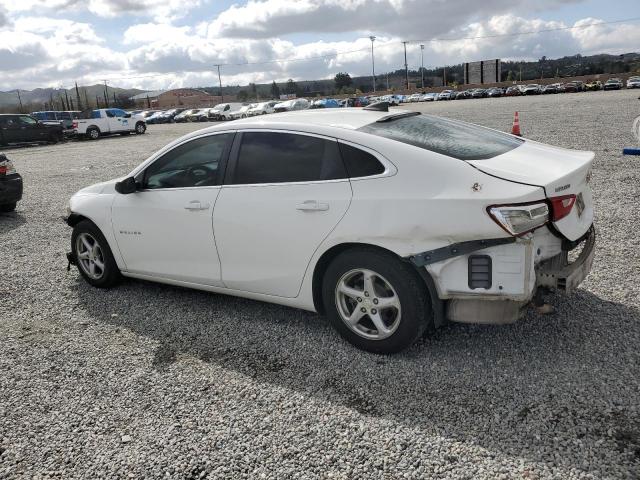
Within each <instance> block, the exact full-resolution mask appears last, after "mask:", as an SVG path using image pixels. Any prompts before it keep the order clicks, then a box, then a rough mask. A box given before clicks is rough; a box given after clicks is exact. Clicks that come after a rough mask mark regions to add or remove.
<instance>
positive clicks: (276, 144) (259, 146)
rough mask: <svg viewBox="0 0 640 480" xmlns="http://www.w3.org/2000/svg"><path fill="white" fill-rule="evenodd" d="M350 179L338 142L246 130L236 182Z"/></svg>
mask: <svg viewBox="0 0 640 480" xmlns="http://www.w3.org/2000/svg"><path fill="white" fill-rule="evenodd" d="M340 178H347V173H346V171H345V168H344V164H343V162H342V159H341V157H340V151H339V149H338V142H337V141H335V140H327V139H323V138H318V137H313V136H310V135H302V134H295V133H279V132H245V133H243V134H242V144H241V146H240V151H239V153H238V159H237V163H236V165H235V172H234V173H233V177H232V183H234V184H255V183H287V182H315V181H320V180H335V179H340Z"/></svg>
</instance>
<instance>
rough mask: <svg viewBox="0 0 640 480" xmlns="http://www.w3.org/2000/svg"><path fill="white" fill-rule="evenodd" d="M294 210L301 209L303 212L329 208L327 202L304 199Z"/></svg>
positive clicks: (322, 210)
mask: <svg viewBox="0 0 640 480" xmlns="http://www.w3.org/2000/svg"><path fill="white" fill-rule="evenodd" d="M296 210H302V211H303V212H324V211H326V210H329V204H328V203H322V202H319V201H317V200H305V201H304V202H302V203H300V204H298V206H297V207H296Z"/></svg>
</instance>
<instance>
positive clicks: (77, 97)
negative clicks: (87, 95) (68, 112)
mask: <svg viewBox="0 0 640 480" xmlns="http://www.w3.org/2000/svg"><path fill="white" fill-rule="evenodd" d="M76 100H77V101H78V110H80V111H82V101H81V100H80V90H78V82H76ZM87 108H89V107H88V106H87Z"/></svg>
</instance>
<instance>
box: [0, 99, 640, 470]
mask: <svg viewBox="0 0 640 480" xmlns="http://www.w3.org/2000/svg"><path fill="white" fill-rule="evenodd" d="M636 97H637V94H634V93H633V92H627V91H620V92H606V93H605V92H596V93H583V94H565V95H550V96H541V97H526V98H501V99H483V100H469V101H455V102H437V103H431V104H419V105H412V106H411V108H416V109H420V110H423V111H425V112H432V113H435V114H438V115H446V116H450V117H453V118H459V119H462V120H467V121H471V122H476V123H480V124H483V125H487V126H490V127H494V128H498V129H501V130H509V128H510V126H511V121H512V118H513V112H514V111H515V110H518V111H519V112H520V121H521V126H522V129H523V132H524V135H525V136H526V137H527V138H531V139H534V140H540V141H543V142H547V143H551V144H555V145H560V146H563V147H567V148H578V149H588V150H594V151H595V152H596V154H597V158H596V162H595V169H594V175H593V180H592V187H593V190H594V194H595V202H596V209H597V210H596V212H597V213H596V215H597V230H598V251H597V256H596V260H595V263H594V266H593V271H592V273H591V275H590V276H589V278H588V279H587V281H586V282H585V283H584V284H583V287H582V288H581V289H580V290H579V291H578V292H577V293H576V294H575V295H573V296H571V297H569V298H561V297H552V298H551V302H552V304H553V305H554V306H555V307H556V309H557V313H556V314H555V315H552V316H544V317H541V316H537V315H535V314H534V313H533V312H531V313H530V314H528V315H527V317H526V318H525V319H523V320H522V321H521V322H519V323H517V324H515V325H512V326H503V327H492V326H473V325H448V326H446V327H445V328H443V329H441V330H439V331H438V332H436V333H435V334H434V335H432V336H431V337H428V338H426V339H424V340H422V341H421V342H419V343H418V344H417V345H416V346H415V347H413V348H412V349H410V350H409V351H407V352H405V353H403V354H401V355H397V356H392V357H384V356H374V355H370V354H367V353H364V352H361V351H358V350H356V349H354V348H353V347H351V346H350V345H348V344H346V343H345V342H343V341H342V340H341V339H340V338H339V337H338V336H337V334H335V333H334V332H333V331H332V329H331V328H330V327H329V326H328V325H327V324H326V322H325V321H324V319H323V318H321V317H319V316H317V315H314V314H310V313H306V312H302V311H297V310H292V309H287V308H284V307H279V306H275V305H268V304H263V303H259V302H253V301H249V300H243V299H238V298H232V297H226V296H221V295H213V294H209V293H203V292H197V291H189V290H185V289H180V288H174V287H170V286H164V285H156V284H151V283H146V282H140V281H125V282H124V283H123V284H122V285H121V286H119V287H118V288H116V289H113V290H110V291H102V290H97V289H93V288H91V287H89V286H88V285H87V284H86V283H85V282H83V281H82V280H81V279H80V277H79V275H78V273H77V272H76V271H75V270H72V271H71V272H69V273H67V271H66V269H65V267H66V261H65V258H64V253H65V252H66V251H67V249H68V248H69V238H70V234H71V231H70V229H69V228H68V227H67V226H66V225H65V224H64V223H63V222H62V220H61V217H62V215H63V214H64V205H65V202H66V201H67V199H68V198H69V196H70V195H71V194H73V193H74V192H75V191H76V190H78V189H80V188H82V187H84V186H86V185H89V184H92V183H95V182H98V181H103V180H107V179H110V178H113V177H117V176H120V175H123V174H125V173H127V172H128V171H130V170H131V169H132V168H133V167H134V166H135V165H137V164H138V163H139V162H140V161H142V160H143V159H144V158H146V157H147V156H148V155H149V154H151V153H152V152H153V151H155V150H156V149H158V148H159V147H161V146H163V145H165V144H166V143H168V142H169V141H171V140H172V139H174V138H176V137H177V136H179V135H181V134H182V133H186V132H188V131H191V130H193V129H196V128H200V127H202V126H203V125H201V124H197V125H194V124H180V125H158V126H150V128H149V131H148V134H146V135H142V136H135V135H132V136H130V137H128V138H123V137H115V138H105V139H101V140H99V141H96V142H72V143H67V144H62V145H55V146H43V147H37V148H23V149H14V150H8V151H6V153H7V154H8V155H9V157H10V158H11V159H13V160H14V161H15V164H16V166H17V168H18V170H19V171H20V173H21V174H22V175H23V176H24V180H25V198H24V200H23V201H22V202H21V203H20V204H19V206H18V210H17V212H15V213H13V214H2V215H0V240H1V241H0V272H1V277H2V278H1V281H0V297H1V298H2V300H1V301H0V318H2V322H1V329H0V478H3V479H5V478H6V479H9V478H11V479H13V478H64V479H86V478H98V479H107V478H108V479H112V478H182V479H198V478H234V479H236V478H265V479H276V478H277V479H283V478H291V479H314V478H318V479H320V478H322V479H325V478H332V479H360V478H371V479H397V478H411V479H414V478H430V479H496V478H505V479H512V478H519V479H633V478H639V477H638V472H640V412H639V408H640V401H639V399H640V395H639V393H640V392H639V390H640V389H639V385H640V382H639V378H640V367H639V366H640V353H639V352H640V350H639V349H638V345H639V344H640V323H639V322H640V314H639V310H638V308H639V306H640V305H639V304H640V300H639V299H640V268H639V267H640V248H639V246H640V245H639V241H638V228H637V225H638V201H639V199H640V189H639V187H638V185H639V184H640V173H639V172H640V168H639V164H638V160H637V158H634V157H623V156H622V155H621V149H622V147H623V146H625V145H631V144H632V143H633V138H632V136H631V132H630V126H631V122H632V120H633V118H635V116H636V115H638V114H640V102H638V101H637V99H636ZM461 220H463V219H461Z"/></svg>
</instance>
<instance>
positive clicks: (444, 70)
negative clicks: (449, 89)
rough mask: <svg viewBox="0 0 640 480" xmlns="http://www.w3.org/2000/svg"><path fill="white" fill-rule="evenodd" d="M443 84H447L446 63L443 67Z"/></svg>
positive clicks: (444, 85)
mask: <svg viewBox="0 0 640 480" xmlns="http://www.w3.org/2000/svg"><path fill="white" fill-rule="evenodd" d="M442 86H443V87H446V86H447V66H446V65H445V66H444V68H443V69H442Z"/></svg>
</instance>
